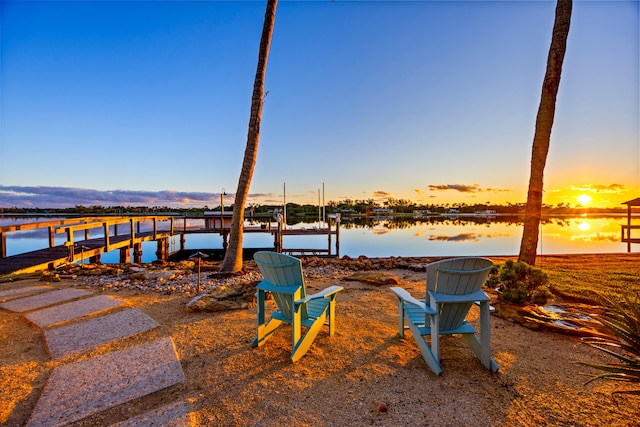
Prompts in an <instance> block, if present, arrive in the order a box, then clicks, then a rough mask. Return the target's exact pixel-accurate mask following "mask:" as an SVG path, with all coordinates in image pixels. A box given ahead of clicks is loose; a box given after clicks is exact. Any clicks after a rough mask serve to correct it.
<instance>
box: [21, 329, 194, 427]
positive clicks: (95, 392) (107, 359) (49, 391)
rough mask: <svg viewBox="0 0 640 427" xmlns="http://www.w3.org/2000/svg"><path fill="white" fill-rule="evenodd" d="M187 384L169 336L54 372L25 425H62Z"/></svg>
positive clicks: (73, 364) (71, 364)
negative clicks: (183, 383)
mask: <svg viewBox="0 0 640 427" xmlns="http://www.w3.org/2000/svg"><path fill="white" fill-rule="evenodd" d="M182 381H184V373H183V372H182V367H181V366H180V362H179V361H178V360H177V359H176V353H175V350H174V348H173V343H172V342H171V339H170V338H163V339H160V340H156V341H152V342H150V343H146V344H142V345H139V346H136V347H130V348H127V349H124V350H119V351H114V352H111V353H107V354H104V355H102V356H97V357H92V358H91V359H86V360H83V361H80V362H76V363H70V364H67V365H62V366H60V367H59V368H56V369H55V370H54V371H53V373H52V374H51V377H50V378H49V380H48V381H47V384H46V385H45V387H44V390H43V391H42V395H41V396H40V399H39V400H38V403H37V404H36V407H35V409H34V410H33V414H32V415H31V418H30V419H29V422H28V423H27V426H32V427H35V426H38V427H40V426H45V425H46V426H52V427H55V426H64V425H66V424H69V423H72V422H74V421H78V420H81V419H82V418H86V417H88V416H91V415H94V414H97V413H99V412H101V411H103V410H105V409H108V408H111V407H114V406H116V405H119V404H122V403H125V402H128V401H130V400H133V399H137V398H139V397H142V396H145V395H147V394H149V393H153V392H154V391H158V390H161V389H163V388H166V387H169V386H172V385H174V384H177V383H179V382H182Z"/></svg>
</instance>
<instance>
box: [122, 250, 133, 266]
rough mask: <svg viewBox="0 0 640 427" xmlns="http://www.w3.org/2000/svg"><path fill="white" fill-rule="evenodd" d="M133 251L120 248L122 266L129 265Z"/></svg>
mask: <svg viewBox="0 0 640 427" xmlns="http://www.w3.org/2000/svg"><path fill="white" fill-rule="evenodd" d="M130 255H131V250H130V249H129V248H128V247H126V248H120V264H127V263H129V262H131V258H130Z"/></svg>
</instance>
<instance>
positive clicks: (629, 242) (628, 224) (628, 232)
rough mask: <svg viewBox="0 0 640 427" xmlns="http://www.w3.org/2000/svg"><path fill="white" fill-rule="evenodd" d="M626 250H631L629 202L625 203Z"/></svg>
mask: <svg viewBox="0 0 640 427" xmlns="http://www.w3.org/2000/svg"><path fill="white" fill-rule="evenodd" d="M627 226H628V227H627V252H631V203H629V204H628V205H627Z"/></svg>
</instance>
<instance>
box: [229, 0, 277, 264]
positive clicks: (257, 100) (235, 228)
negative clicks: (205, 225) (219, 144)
mask: <svg viewBox="0 0 640 427" xmlns="http://www.w3.org/2000/svg"><path fill="white" fill-rule="evenodd" d="M277 5H278V0H268V1H267V9H266V11H265V14H264V25H263V27H262V37H261V39H260V52H259V53H258V67H257V70H256V77H255V80H254V83H253V95H252V96H251V115H250V117H249V131H248V134H247V147H246V148H245V151H244V160H243V162H242V170H241V171H240V179H239V180H238V188H237V190H236V198H235V202H234V204H233V217H232V219H231V232H230V234H229V246H228V247H227V251H226V253H225V256H224V261H223V262H222V267H221V268H220V271H221V272H225V273H233V272H237V271H240V270H242V240H243V228H242V225H243V224H244V207H245V204H246V202H247V196H248V195H249V187H250V186H251V178H252V177H253V170H254V168H255V165H256V157H257V155H258V141H259V140H260V121H261V119H262V103H263V100H264V76H265V73H266V71H267V59H268V57H269V47H270V45H271V35H272V34H273V24H274V22H275V18H276V6H277Z"/></svg>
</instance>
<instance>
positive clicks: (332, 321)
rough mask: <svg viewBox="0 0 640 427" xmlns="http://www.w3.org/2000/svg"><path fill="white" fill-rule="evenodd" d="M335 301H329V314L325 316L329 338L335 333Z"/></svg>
mask: <svg viewBox="0 0 640 427" xmlns="http://www.w3.org/2000/svg"><path fill="white" fill-rule="evenodd" d="M335 321H336V301H335V300H334V299H333V298H332V299H331V300H329V313H328V314H327V322H326V323H327V326H328V327H329V336H332V335H333V334H334V333H335V332H336V326H335Z"/></svg>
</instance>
